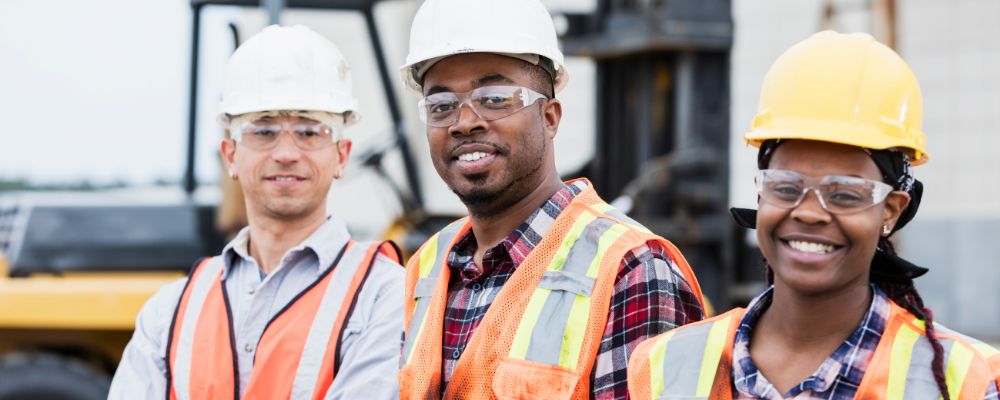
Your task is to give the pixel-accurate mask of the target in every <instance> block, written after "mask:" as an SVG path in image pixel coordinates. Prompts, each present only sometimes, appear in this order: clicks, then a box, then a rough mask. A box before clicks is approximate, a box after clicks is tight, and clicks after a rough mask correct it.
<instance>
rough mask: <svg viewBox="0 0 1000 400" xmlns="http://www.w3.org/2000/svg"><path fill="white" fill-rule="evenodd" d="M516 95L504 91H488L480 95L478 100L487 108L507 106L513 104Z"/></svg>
mask: <svg viewBox="0 0 1000 400" xmlns="http://www.w3.org/2000/svg"><path fill="white" fill-rule="evenodd" d="M513 99H514V97H513V96H511V95H508V94H503V93H486V94H482V95H480V96H479V97H478V98H477V99H476V100H477V102H478V103H479V104H480V105H482V106H484V107H487V108H494V109H497V108H507V107H510V106H511V105H513Z"/></svg>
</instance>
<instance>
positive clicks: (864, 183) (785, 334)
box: [628, 32, 1000, 399]
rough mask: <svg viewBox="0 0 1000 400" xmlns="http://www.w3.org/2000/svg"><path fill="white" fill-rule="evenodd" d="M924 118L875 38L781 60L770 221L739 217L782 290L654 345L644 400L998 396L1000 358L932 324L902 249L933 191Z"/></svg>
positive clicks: (640, 353) (830, 35) (765, 181)
mask: <svg viewBox="0 0 1000 400" xmlns="http://www.w3.org/2000/svg"><path fill="white" fill-rule="evenodd" d="M921 107H922V100H921V95H920V88H919V86H918V84H917V81H916V78H915V77H914V76H913V73H912V72H911V71H910V69H909V67H908V66H907V65H906V63H905V62H904V61H903V60H902V59H901V58H899V56H898V55H897V54H896V53H894V52H893V51H892V50H890V49H889V48H887V47H885V46H883V45H881V44H880V43H878V42H876V41H875V40H874V39H873V38H872V37H870V36H868V35H865V34H851V35H842V34H838V33H834V32H821V33H818V34H816V35H814V36H813V37H811V38H809V39H808V40H806V41H803V42H801V43H799V44H797V45H795V46H794V47H792V48H791V49H789V50H788V51H787V52H785V54H783V55H782V56H781V57H780V58H779V59H778V60H777V61H776V62H775V63H774V65H773V66H772V67H771V70H770V71H769V72H768V75H767V77H766V78H765V82H764V86H763V90H762V93H761V98H760V105H759V112H758V114H757V116H756V118H755V119H754V121H753V127H752V129H751V130H750V132H748V133H747V134H746V139H747V142H748V143H750V144H752V145H754V146H757V147H759V152H758V167H759V168H760V170H761V171H760V172H759V173H758V175H757V182H756V183H757V189H758V210H756V211H754V210H745V209H734V210H733V215H734V216H735V217H736V219H737V221H738V222H739V223H740V224H741V225H743V226H744V227H747V228H756V229H757V240H758V243H759V244H760V250H761V252H762V253H763V255H764V256H765V258H766V260H767V264H766V266H767V275H768V281H769V282H770V283H772V286H771V287H770V288H768V289H767V290H766V291H765V292H764V293H762V294H760V295H759V296H758V297H757V298H755V299H754V300H753V301H752V302H751V303H750V305H749V306H748V307H747V308H746V309H742V308H740V309H735V310H732V311H730V312H727V313H725V314H722V315H720V316H717V317H715V318H712V319H710V320H707V321H703V322H700V323H695V324H691V325H687V326H685V327H682V328H678V329H676V330H674V331H670V332H668V333H666V334H663V335H660V336H658V337H655V338H653V339H650V340H647V341H645V342H643V343H642V344H641V345H640V346H639V347H638V348H637V349H636V350H635V353H634V355H633V358H632V359H631V361H630V363H629V370H628V375H629V389H630V392H631V393H632V395H633V396H634V397H635V398H638V399H651V398H675V397H678V396H701V398H706V397H710V398H713V399H715V398H726V399H728V398H760V399H785V398H798V399H803V398H805V399H843V398H865V399H867V398H879V399H886V398H887V399H903V398H906V399H911V398H924V397H927V396H928V395H930V397H931V398H937V397H938V396H939V395H940V396H942V397H943V398H945V399H996V398H997V396H998V394H997V391H998V390H997V389H998V384H1000V352H998V351H997V350H995V349H993V348H992V347H990V346H989V345H986V344H985V343H983V342H980V341H978V340H976V339H973V338H970V337H967V336H964V335H961V334H959V333H956V332H954V331H951V330H948V329H947V328H944V327H943V326H940V325H938V324H935V323H934V322H933V319H932V316H931V312H930V310H929V309H927V308H926V307H924V304H923V300H922V299H921V297H920V295H919V293H917V291H916V289H915V288H914V286H913V279H914V278H916V277H919V276H920V275H923V274H924V273H926V272H927V269H925V268H921V267H918V266H915V265H913V264H911V263H909V262H907V261H906V260H904V259H902V258H900V257H899V256H897V255H896V253H895V250H894V249H893V246H892V243H891V242H890V241H889V236H890V235H892V233H894V232H895V231H897V230H899V229H900V228H902V227H903V226H904V225H906V223H907V222H909V221H910V220H911V219H912V218H913V216H914V215H915V213H916V211H917V208H918V207H919V204H920V200H921V196H922V193H923V186H922V184H921V183H920V182H919V181H917V180H916V179H914V176H913V173H912V170H911V165H919V164H922V163H924V162H926V161H927V154H926V150H925V136H924V134H923V132H922V131H921V113H922V109H921ZM692 371H695V372H692Z"/></svg>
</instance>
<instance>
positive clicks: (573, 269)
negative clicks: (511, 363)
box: [524, 218, 615, 365]
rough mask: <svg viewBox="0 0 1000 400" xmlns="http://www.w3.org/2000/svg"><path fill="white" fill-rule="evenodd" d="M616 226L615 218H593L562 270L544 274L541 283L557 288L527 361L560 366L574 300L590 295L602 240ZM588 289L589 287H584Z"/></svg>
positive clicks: (536, 329) (539, 323)
mask: <svg viewBox="0 0 1000 400" xmlns="http://www.w3.org/2000/svg"><path fill="white" fill-rule="evenodd" d="M614 225H615V222H614V221H611V220H609V219H605V218H597V219H595V220H593V221H591V222H590V223H589V224H587V226H586V227H585V228H583V232H582V233H581V234H580V237H579V238H578V239H577V240H576V242H574V243H573V247H570V250H569V254H568V255H567V256H566V261H565V263H564V264H563V265H562V269H561V270H558V271H547V272H546V273H545V275H543V276H542V282H539V285H538V287H539V288H549V289H553V290H552V292H551V293H549V295H548V297H546V298H545V304H543V305H542V311H541V313H540V314H539V315H538V320H537V321H536V322H535V327H534V329H532V331H531V341H530V342H529V343H528V350H527V352H526V353H525V355H524V359H525V360H530V361H535V362H539V363H542V364H547V365H559V355H560V353H561V352H562V344H563V333H564V332H566V323H567V321H568V320H569V314H570V311H571V310H572V308H573V302H574V301H575V300H576V296H577V295H581V296H590V293H591V291H592V290H593V289H594V282H595V280H594V279H592V278H590V277H588V276H587V275H586V274H587V269H588V268H589V267H590V264H591V262H592V261H593V260H594V258H595V257H600V256H603V254H600V255H599V254H597V245H598V239H600V237H601V235H602V234H604V232H605V231H607V230H608V229H609V228H611V227H612V226H614ZM546 277H550V278H548V279H546ZM588 284H589V286H587V285H588ZM581 286H582V287H581ZM584 288H585V289H586V290H583V289H584ZM581 292H585V293H581Z"/></svg>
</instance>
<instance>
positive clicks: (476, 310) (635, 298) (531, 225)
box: [442, 181, 703, 400]
mask: <svg viewBox="0 0 1000 400" xmlns="http://www.w3.org/2000/svg"><path fill="white" fill-rule="evenodd" d="M586 187H587V183H586V182H585V181H576V182H574V183H571V184H567V185H566V186H564V187H563V188H562V189H560V190H559V191H558V192H556V194H555V195H553V196H552V197H551V198H549V200H548V201H546V202H545V204H543V205H542V207H541V208H539V209H538V210H536V211H535V212H534V213H533V214H532V215H531V216H530V217H528V219H527V220H526V221H525V222H524V223H523V224H521V226H519V227H518V228H517V229H515V230H514V232H511V234H510V235H507V237H506V238H504V240H503V241H502V242H500V244H498V245H496V246H495V247H493V248H491V249H489V250H487V251H486V254H485V255H484V256H483V265H482V266H479V265H476V264H475V262H474V261H473V255H474V254H475V252H476V239H475V237H474V236H473V234H472V231H471V230H470V231H469V232H468V233H467V234H466V235H465V236H463V237H461V238H459V240H458V242H457V243H456V245H455V248H454V249H452V251H451V252H450V253H448V267H449V268H451V270H452V274H451V282H449V284H448V306H447V309H446V310H445V320H444V340H443V348H442V352H443V354H442V355H443V362H444V363H443V366H442V368H443V369H444V377H445V379H444V386H442V390H443V388H444V387H445V386H447V384H448V381H449V380H450V379H451V374H452V372H454V370H455V364H456V363H457V362H458V358H459V357H460V356H461V355H462V351H463V350H465V346H466V344H468V343H469V339H470V338H472V334H473V333H475V332H476V328H477V327H478V326H479V321H481V320H482V318H483V315H485V314H486V310H487V309H488V308H489V307H490V304H491V303H493V299H494V298H496V295H497V293H499V292H500V288H501V287H503V285H504V283H505V282H507V279H508V278H510V276H511V274H513V273H514V270H515V269H516V268H517V266H518V265H520V264H521V262H523V261H524V259H525V258H526V257H527V256H528V253H530V252H531V250H532V249H534V248H535V246H536V245H538V242H540V241H541V240H542V237H543V236H544V235H545V234H546V233H547V232H548V231H549V228H550V227H551V226H552V222H553V221H555V219H556V217H558V216H559V214H560V213H561V212H562V210H563V209H565V208H566V206H568V205H569V203H570V202H571V201H572V200H573V198H574V197H576V195H577V194H579V193H580V191H581V190H583V189H584V188H586ZM702 318H703V312H702V309H701V305H699V304H698V300H697V297H696V296H695V294H694V292H693V291H692V290H691V287H690V286H689V285H688V284H687V282H686V281H685V280H684V276H683V275H682V274H681V272H680V270H679V269H677V266H676V265H675V264H674V262H673V260H671V259H670V257H669V256H668V255H667V252H666V250H665V249H663V247H662V246H660V245H659V244H657V243H656V242H649V243H647V244H646V245H642V246H639V247H636V248H634V249H632V250H631V251H629V252H628V253H627V254H625V257H624V258H623V259H622V262H621V266H620V267H619V270H618V276H617V277H616V278H615V290H614V295H613V296H612V298H611V310H610V314H609V315H608V323H607V327H606V328H605V330H604V338H603V339H601V346H600V349H599V353H598V355H597V359H596V361H595V363H594V369H593V373H592V375H591V377H590V384H591V388H592V389H593V395H592V398H594V399H599V400H604V399H627V398H628V386H627V384H626V382H625V377H626V374H625V367H626V365H628V357H629V355H631V354H632V350H634V349H635V347H636V346H638V345H639V343H641V342H642V341H643V340H645V339H647V338H650V337H653V336H656V335H657V334H659V333H662V332H665V331H668V330H670V329H673V328H675V327H677V326H680V325H684V324H686V323H689V322H694V321H699V320H701V319H702Z"/></svg>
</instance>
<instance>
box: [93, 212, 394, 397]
mask: <svg viewBox="0 0 1000 400" xmlns="http://www.w3.org/2000/svg"><path fill="white" fill-rule="evenodd" d="M349 239H350V234H349V233H348V232H347V228H346V227H345V226H344V224H343V222H341V221H340V220H339V219H337V218H335V217H329V218H328V219H327V221H326V222H325V223H324V224H323V225H322V226H320V227H319V228H318V229H317V230H316V231H315V232H313V234H312V235H311V236H309V238H307V239H306V240H305V241H303V242H302V243H301V244H299V245H298V246H295V247H293V248H292V249H290V250H288V252H286V253H285V255H284V256H282V258H281V261H280V262H279V263H278V267H277V268H276V269H275V270H274V271H272V272H271V273H270V274H268V275H267V276H265V277H263V279H262V277H261V273H260V268H259V267H258V265H257V262H256V261H255V260H254V259H253V257H251V256H250V253H249V251H248V243H249V240H250V230H249V228H244V229H243V230H242V231H240V233H239V234H238V235H237V236H236V238H234V239H233V241H232V242H230V243H229V244H228V245H226V247H225V249H223V251H222V257H223V261H224V267H223V271H222V277H223V279H225V284H226V291H227V294H228V297H229V303H230V305H231V307H232V315H233V331H234V332H233V334H234V337H235V340H236V343H235V347H236V356H237V362H238V364H239V382H240V385H239V386H240V394H241V395H242V394H243V391H244V389H245V388H246V385H247V382H248V380H249V378H250V373H251V371H252V369H253V357H254V352H255V351H256V349H257V342H258V341H259V340H260V338H261V336H262V335H263V333H264V326H265V325H267V322H268V321H269V320H270V319H271V318H272V317H273V316H274V315H275V314H276V313H278V311H280V310H281V309H282V308H284V307H285V305H287V304H288V302H289V301H291V300H292V299H293V298H294V297H295V296H296V295H297V294H298V293H299V292H301V291H302V290H304V289H305V288H306V287H307V286H309V284H310V283H312V282H314V281H315V280H316V279H318V278H319V276H320V274H321V273H322V271H323V270H324V269H325V268H326V267H328V266H329V265H330V264H331V263H332V262H333V261H334V259H335V258H336V257H337V254H338V253H339V252H340V249H341V248H343V247H344V245H345V244H346V243H347V241H348V240H349ZM345 276H347V275H345ZM347 278H348V279H350V278H351V277H350V276H347ZM186 281H187V278H184V279H181V280H178V281H177V282H173V283H171V284H168V285H166V286H164V287H163V288H162V289H160V291H158V292H157V293H156V294H155V295H153V297H151V298H150V299H149V300H148V301H147V302H146V304H145V305H144V306H143V307H142V311H140V312H139V317H138V318H137V319H136V323H135V333H134V334H133V335H132V340H131V341H129V343H128V346H126V347H125V353H124V354H123V355H122V360H121V364H119V365H118V371H117V372H115V377H114V380H113V381H112V382H111V393H110V394H109V395H108V398H109V399H157V398H163V397H164V394H165V393H166V390H167V389H166V364H165V361H164V360H165V358H166V349H167V335H168V333H169V332H168V331H169V329H170V322H171V319H173V313H174V309H175V308H176V307H177V302H178V300H179V299H180V296H181V292H182V291H183V289H184V283H185V282H186ZM403 291H404V290H403V268H402V267H401V266H400V265H399V264H397V263H395V262H393V261H392V260H390V259H389V258H387V257H385V256H383V255H381V254H379V255H378V257H377V258H376V260H375V265H373V266H372V271H371V273H370V274H369V276H368V279H367V280H366V281H365V284H364V286H363V287H362V288H361V291H360V293H359V294H358V301H357V303H356V305H355V307H354V311H353V313H352V314H351V317H350V319H349V320H348V322H347V324H346V327H345V329H344V336H343V339H342V341H341V353H340V356H341V360H342V361H341V364H340V367H339V370H338V372H337V378H336V379H335V380H334V382H333V385H331V386H330V390H329V391H328V392H327V394H326V397H325V398H326V399H360V398H365V399H396V398H398V397H399V385H398V384H397V382H396V372H397V371H398V370H399V346H400V337H401V335H402V332H403Z"/></svg>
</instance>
